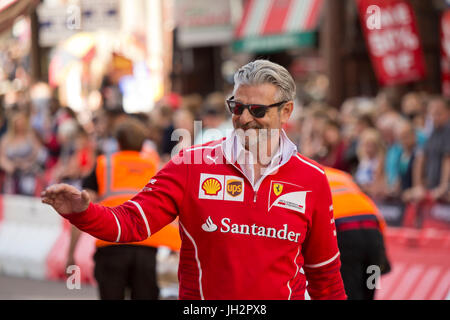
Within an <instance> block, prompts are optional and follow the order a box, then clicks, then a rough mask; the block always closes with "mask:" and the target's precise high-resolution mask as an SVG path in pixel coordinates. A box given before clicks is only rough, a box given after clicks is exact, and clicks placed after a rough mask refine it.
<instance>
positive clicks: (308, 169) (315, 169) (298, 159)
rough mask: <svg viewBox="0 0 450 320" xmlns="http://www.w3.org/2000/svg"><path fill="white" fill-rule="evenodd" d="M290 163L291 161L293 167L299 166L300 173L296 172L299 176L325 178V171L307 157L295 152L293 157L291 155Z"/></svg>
mask: <svg viewBox="0 0 450 320" xmlns="http://www.w3.org/2000/svg"><path fill="white" fill-rule="evenodd" d="M291 161H293V162H294V163H295V165H297V166H300V168H301V171H299V172H298V174H300V175H305V174H308V175H313V176H322V177H325V170H324V168H323V167H322V166H321V165H320V164H319V163H317V162H316V161H314V160H312V159H310V158H308V157H305V156H304V155H302V154H300V153H299V152H296V153H295V154H294V155H292V158H291Z"/></svg>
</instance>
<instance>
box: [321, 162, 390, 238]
mask: <svg viewBox="0 0 450 320" xmlns="http://www.w3.org/2000/svg"><path fill="white" fill-rule="evenodd" d="M324 169H325V174H326V175H327V178H328V183H329V184H330V188H331V194H332V198H333V211H334V219H335V220H336V221H337V220H338V219H342V218H347V217H352V216H363V215H373V216H375V217H376V219H377V220H378V224H379V226H380V230H381V232H384V230H385V228H386V222H385V220H384V218H383V216H382V215H381V213H380V212H379V210H378V208H377V206H376V205H375V203H374V202H373V201H372V200H371V199H370V198H369V197H368V196H367V195H366V194H364V192H362V191H361V189H360V188H359V187H358V185H357V184H356V183H355V182H354V181H353V179H352V176H351V175H350V174H348V173H346V172H343V171H340V170H337V169H334V168H329V167H324Z"/></svg>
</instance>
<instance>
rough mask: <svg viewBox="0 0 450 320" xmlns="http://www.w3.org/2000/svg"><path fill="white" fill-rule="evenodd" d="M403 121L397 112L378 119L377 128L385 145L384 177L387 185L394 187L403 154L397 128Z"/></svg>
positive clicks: (388, 113)
mask: <svg viewBox="0 0 450 320" xmlns="http://www.w3.org/2000/svg"><path fill="white" fill-rule="evenodd" d="M402 120H403V117H402V116H401V115H400V114H399V113H398V112H395V111H390V112H387V113H385V114H382V115H379V117H378V118H377V119H376V123H375V128H376V129H377V130H378V132H379V133H380V135H381V139H382V141H383V143H384V145H385V157H384V162H383V163H384V168H383V170H384V175H385V177H386V184H387V185H388V186H393V185H394V183H395V179H396V177H397V176H398V172H397V169H398V166H397V163H398V159H399V157H400V155H401V153H402V150H401V146H400V145H399V144H398V143H397V141H396V135H395V131H396V127H397V126H398V124H399V123H401V121H402Z"/></svg>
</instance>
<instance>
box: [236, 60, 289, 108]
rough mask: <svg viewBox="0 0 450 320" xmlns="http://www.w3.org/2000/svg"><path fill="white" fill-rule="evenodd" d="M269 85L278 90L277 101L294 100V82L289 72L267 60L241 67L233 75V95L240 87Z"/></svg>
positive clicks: (256, 61)
mask: <svg viewBox="0 0 450 320" xmlns="http://www.w3.org/2000/svg"><path fill="white" fill-rule="evenodd" d="M265 83H271V84H273V85H275V86H276V87H277V88H278V99H280V100H287V101H290V100H294V98H295V91H296V88H295V82H294V79H292V76H291V74H290V73H289V71H287V70H286V68H284V67H283V66H280V65H279V64H276V63H274V62H271V61H269V60H255V61H252V62H249V63H247V64H246V65H244V66H242V67H241V68H240V69H239V70H238V71H236V73H235V74H234V89H233V94H234V92H235V91H236V89H237V88H238V87H239V86H240V85H260V84H265Z"/></svg>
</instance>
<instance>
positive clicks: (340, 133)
mask: <svg viewBox="0 0 450 320" xmlns="http://www.w3.org/2000/svg"><path fill="white" fill-rule="evenodd" d="M106 83H107V82H106ZM118 90H119V88H118V87H117V86H114V85H112V84H108V85H107V86H105V87H102V88H101V89H100V90H99V92H98V93H99V95H100V96H101V97H102V102H101V103H100V107H99V108H98V109H96V110H93V111H91V117H90V121H87V122H86V121H84V122H83V123H81V122H80V120H79V115H78V114H76V113H75V112H73V111H72V110H71V109H70V108H69V107H65V106H61V105H59V102H58V101H59V100H58V99H57V90H52V89H51V88H50V87H49V86H48V85H47V84H46V83H43V82H39V83H35V84H33V85H30V86H29V87H26V88H21V89H19V90H12V91H11V92H8V93H6V94H4V95H3V96H0V102H1V111H0V169H1V170H0V187H1V191H2V193H9V194H22V195H30V196H33V195H34V196H37V195H39V193H40V191H41V190H42V189H43V188H45V187H46V186H47V185H49V184H53V183H58V182H66V183H70V184H72V185H75V186H80V182H81V179H82V178H83V177H85V176H86V175H88V174H89V173H90V171H91V170H92V168H93V167H94V164H95V159H96V156H97V155H99V154H108V153H112V152H115V151H117V150H118V146H117V142H116V141H115V140H114V138H113V131H114V127H115V126H116V125H117V124H118V123H120V122H121V121H122V120H123V119H126V118H127V117H135V118H137V119H139V120H140V121H142V122H143V123H144V124H145V125H146V127H147V128H148V139H147V141H146V143H145V144H144V149H146V150H143V152H145V151H149V152H153V153H157V154H158V156H159V157H160V159H161V161H160V164H161V166H162V165H164V164H165V163H166V162H167V161H168V160H169V159H170V157H171V155H173V151H174V148H175V147H177V148H178V149H180V148H182V147H187V146H190V145H193V144H199V143H202V141H203V142H206V141H209V140H213V139H219V138H221V137H224V136H225V135H226V133H227V130H231V129H232V122H231V117H230V114H229V112H228V111H227V109H226V106H225V99H226V98H227V97H228V96H227V95H226V94H225V93H221V92H213V93H211V94H209V95H208V96H206V97H202V96H200V95H198V94H192V95H187V96H179V95H177V94H174V93H173V94H169V95H167V96H165V97H164V98H163V99H161V101H158V102H157V103H156V105H155V107H154V109H153V110H152V111H151V112H149V113H140V114H126V113H125V112H124V111H123V108H122V105H121V103H120V94H118ZM110 97H112V98H110ZM118 97H119V98H118ZM398 101H399V102H398V103H396V102H395V99H393V98H392V96H391V95H390V94H389V91H385V90H381V91H380V93H379V94H378V95H377V96H376V97H373V98H369V97H354V98H350V99H348V100H346V101H345V102H344V103H343V104H342V106H340V107H339V108H336V107H334V106H330V105H327V104H326V103H323V102H311V103H308V104H302V102H301V101H296V111H295V112H294V115H293V117H292V118H291V120H290V122H289V123H288V125H287V126H286V128H285V130H286V132H287V134H288V136H289V137H290V138H291V139H292V141H294V143H296V144H297V146H298V149H299V151H300V152H301V153H302V154H304V155H305V156H307V157H310V158H311V159H313V160H315V161H317V162H318V163H320V164H322V165H326V166H330V167H334V168H338V169H341V170H344V171H347V172H349V173H350V174H352V176H353V177H354V179H355V181H356V182H357V183H358V185H359V186H361V188H362V189H363V190H364V191H365V192H366V193H367V194H368V195H369V196H370V197H371V198H372V199H374V201H375V202H378V203H379V202H389V201H394V202H397V203H402V204H404V205H405V204H408V203H420V202H421V201H424V200H425V199H428V200H431V201H435V202H436V201H437V202H442V203H449V202H450V192H449V190H450V188H449V180H450V109H449V104H448V101H446V100H445V99H444V98H442V97H441V96H436V95H428V94H426V93H422V92H410V93H408V94H406V95H404V96H402V97H400V99H399V100H398ZM83 119H86V117H83ZM195 121H202V122H201V127H200V130H196V128H195V126H196V122H195ZM177 129H185V130H184V131H183V132H184V133H186V132H188V133H189V134H188V135H186V134H178V131H177ZM208 129H214V130H213V131H211V130H208ZM174 139H175V140H174Z"/></svg>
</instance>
